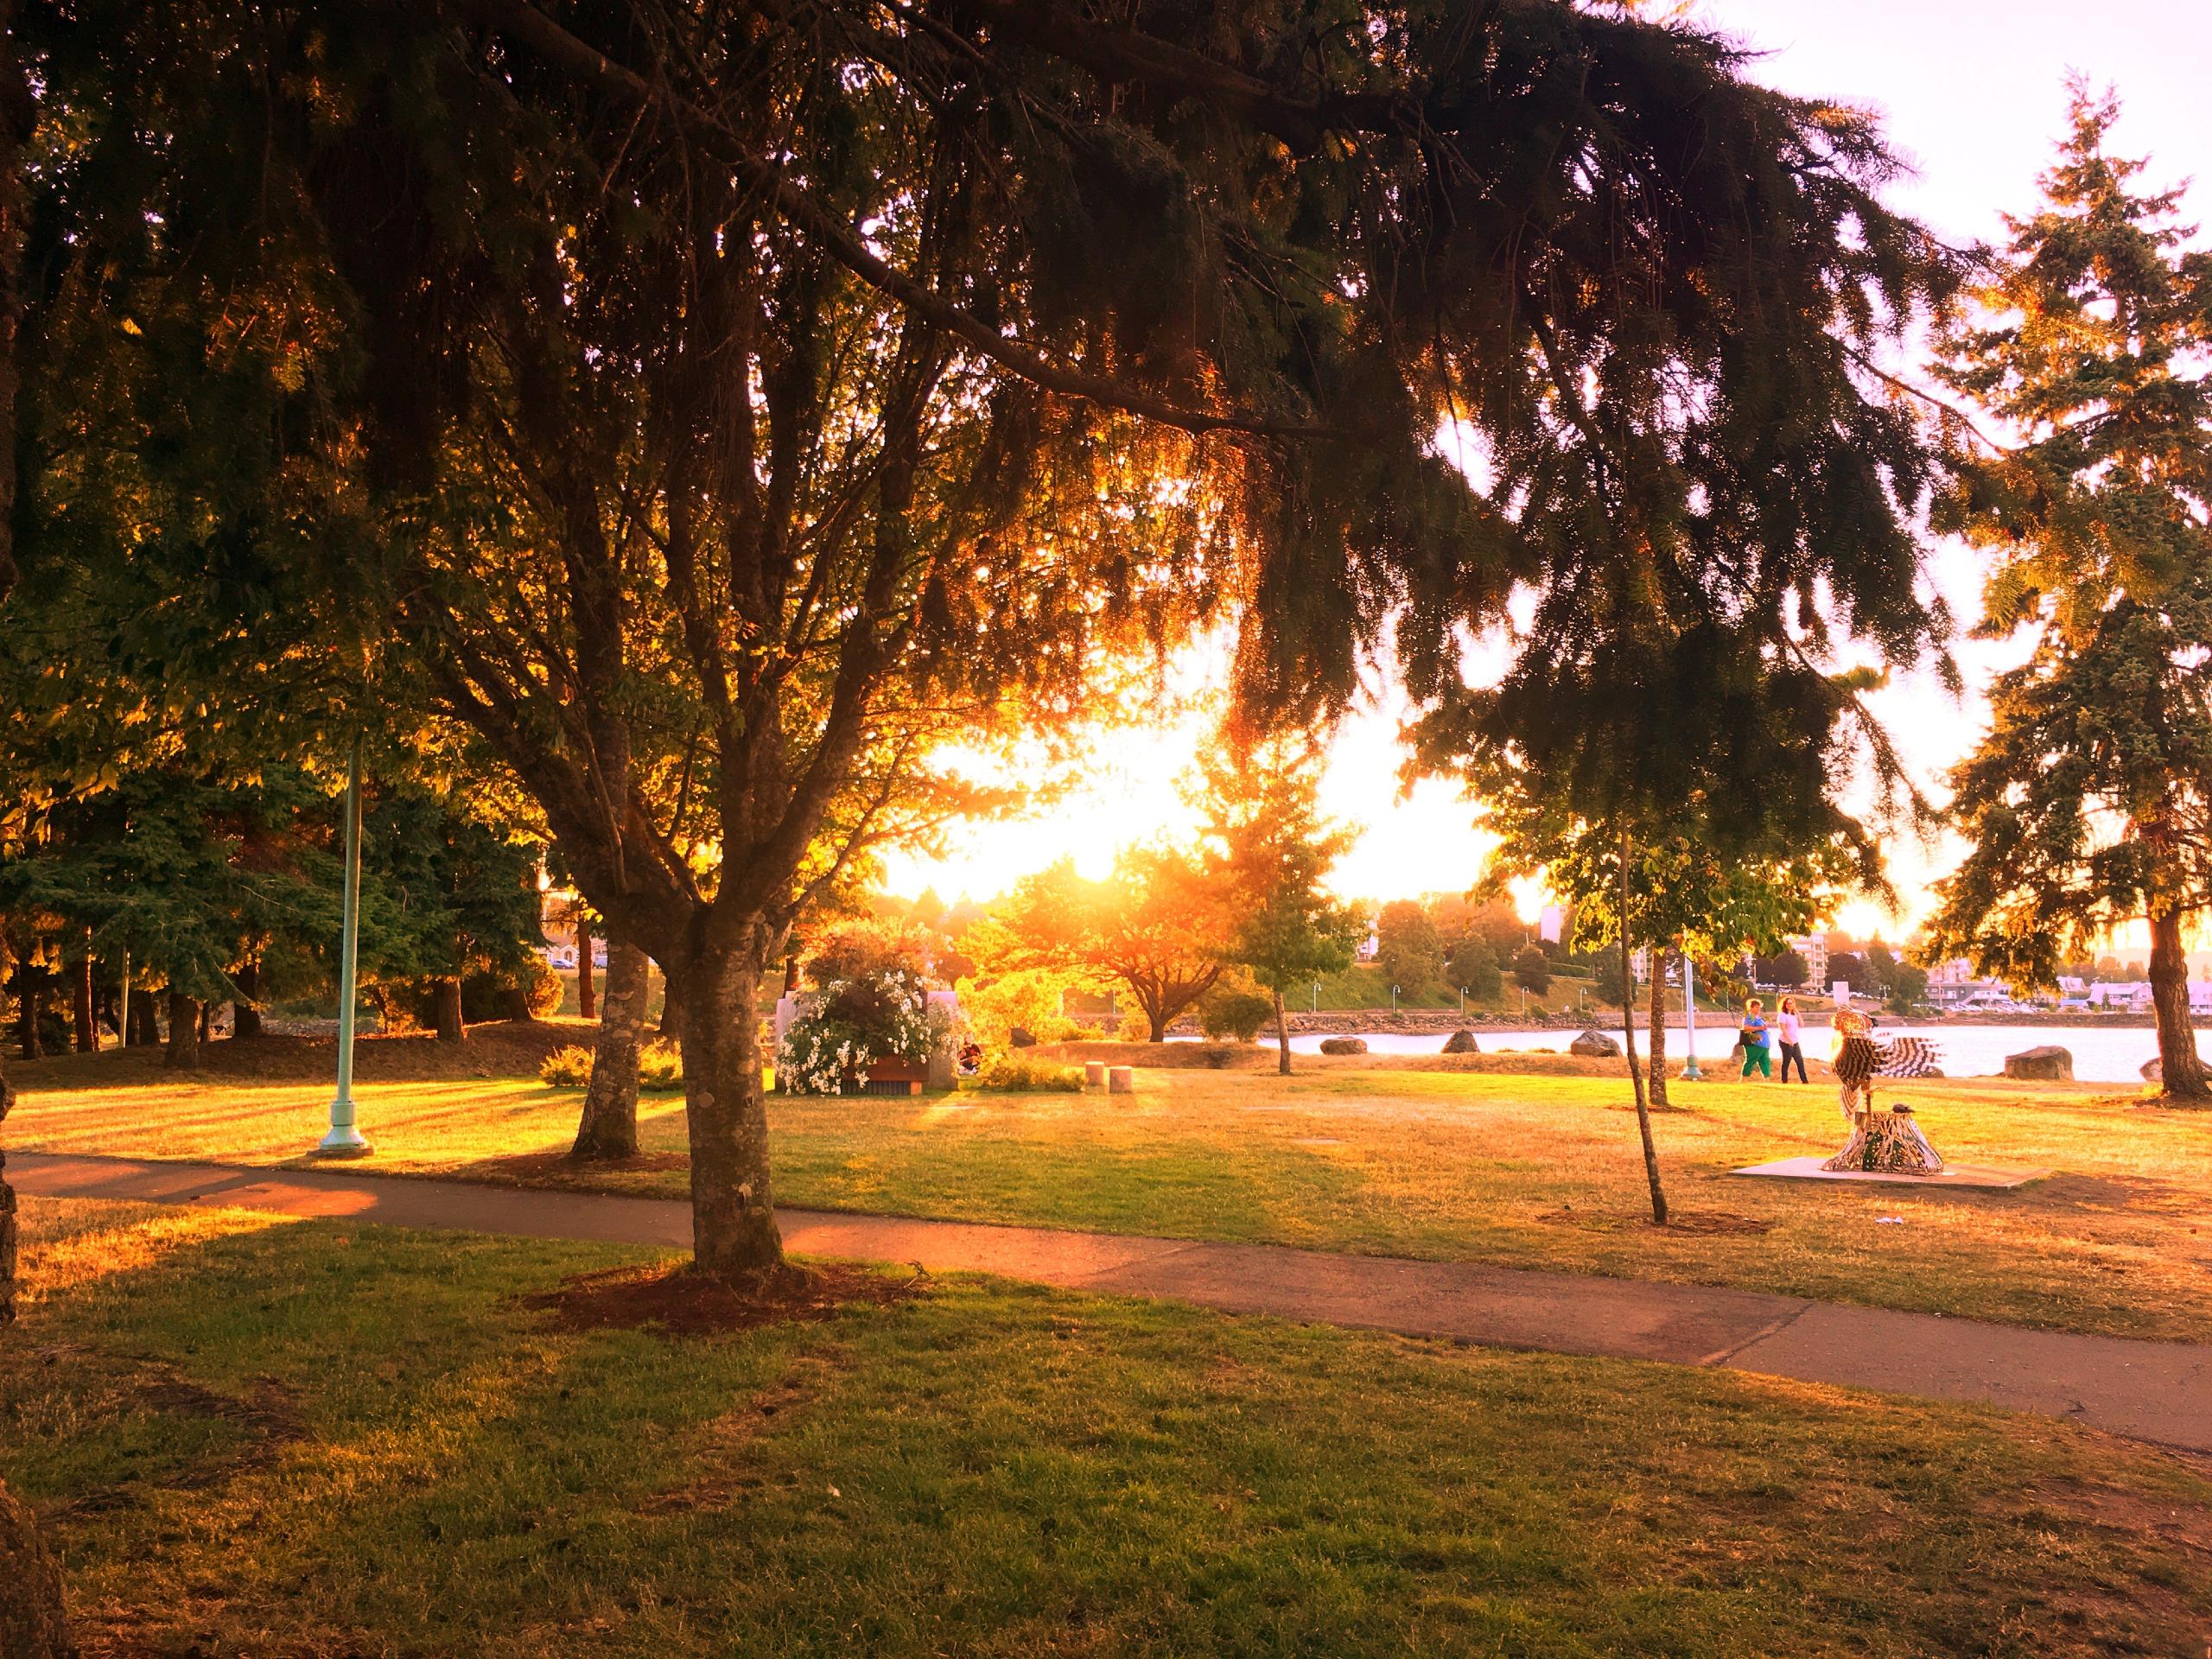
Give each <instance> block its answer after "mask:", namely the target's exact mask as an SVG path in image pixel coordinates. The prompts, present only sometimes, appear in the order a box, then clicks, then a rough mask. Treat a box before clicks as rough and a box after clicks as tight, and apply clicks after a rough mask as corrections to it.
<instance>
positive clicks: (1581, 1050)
mask: <svg viewBox="0 0 2212 1659" xmlns="http://www.w3.org/2000/svg"><path fill="white" fill-rule="evenodd" d="M1567 1052H1568V1053H1570V1054H1580V1055H1581V1056H1582V1057H1583V1058H1585V1059H1590V1060H1618V1058H1620V1057H1621V1046H1620V1045H1619V1044H1618V1042H1616V1041H1614V1040H1613V1039H1611V1037H1608V1036H1606V1035H1605V1033H1604V1032H1602V1031H1586V1032H1584V1033H1582V1034H1581V1035H1580V1037H1577V1038H1576V1039H1574V1040H1573V1042H1571V1043H1569V1044H1568V1045H1567Z"/></svg>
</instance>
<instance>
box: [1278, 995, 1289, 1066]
mask: <svg viewBox="0 0 2212 1659" xmlns="http://www.w3.org/2000/svg"><path fill="white" fill-rule="evenodd" d="M1275 1070H1276V1071H1279V1072H1281V1074H1282V1075H1283V1076H1284V1077H1288V1076H1289V1075H1290V1016H1289V1015H1287V1014H1285V1013H1284V1012H1283V1011H1282V993H1281V991H1277V992H1276V993H1275Z"/></svg>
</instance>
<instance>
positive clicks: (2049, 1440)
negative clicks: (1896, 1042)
mask: <svg viewBox="0 0 2212 1659" xmlns="http://www.w3.org/2000/svg"><path fill="white" fill-rule="evenodd" d="M25 1219H26V1223H27V1230H28V1235H29V1237H28V1249H27V1253H26V1258H25V1266H26V1270H27V1278H28V1283H29V1296H28V1299H27V1303H26V1306H25V1308H24V1312H23V1318H22V1322H21V1324H20V1325H19V1326H18V1328H17V1329H16V1331H15V1332H12V1333H10V1335H9V1336H8V1337H7V1338H5V1340H4V1341H0V1427H4V1430H5V1433H4V1434H0V1474H4V1476H5V1478H6V1479H7V1480H8V1481H9V1482H10V1484H12V1485H13V1486H14V1487H15V1488H16V1491H18V1492H19V1493H20V1494H21V1495H22V1496H23V1497H26V1498H28V1499H29V1500H30V1501H31V1502H33V1503H35V1505H37V1506H38V1508H39V1509H40V1510H41V1511H42V1513H43V1514H44V1516H45V1517H46V1521H47V1524H48V1529H49V1534H50V1535H51V1536H52V1537H53V1538H54V1541H56V1542H57V1543H58V1544H59V1546H60V1549H61V1551H62V1553H63V1554H64V1557H65V1559H66V1565H67V1572H68V1575H69V1584H70V1593H71V1599H72V1611H73V1617H74V1618H75V1620H76V1621H77V1624H78V1627H79V1635H80V1637H82V1638H84V1639H85V1641H86V1646H87V1650H88V1652H90V1653H92V1654H121V1653H127V1654H132V1655H175V1656H185V1655H213V1654H221V1655H234V1654H235V1655H245V1654H251V1655H254V1656H257V1659H270V1656H281V1659H294V1656H302V1659H304V1656H309V1655H316V1656H324V1655H355V1654H359V1655H369V1654H375V1655H394V1656H430V1655H453V1654H469V1655H486V1656H512V1659H525V1656H529V1659H537V1656H556V1659H560V1656H568V1655H577V1656H582V1655H586V1654H589V1655H594V1656H600V1655H618V1656H619V1655H639V1656H645V1655H651V1656H654V1659H669V1656H673V1659H683V1656H694V1655H696V1656H701V1659H705V1656H709V1655H712V1656H723V1655H733V1654H763V1655H766V1654H776V1655H805V1654H855V1653H866V1654H869V1655H872V1656H893V1659H896V1656H906V1655H917V1656H918V1655H944V1654H960V1655H1008V1656H1012V1655H1038V1654H1046V1655H1086V1656H1088V1655H1101V1654H1115V1655H1124V1654H1128V1655H1162V1656H1167V1655H1192V1654H1210V1653H1221V1654H1239V1655H1253V1656H1261V1655H1275V1654H1309V1655H1315V1656H1328V1659H1357V1656H1361V1655H1369V1654H1373V1655H1384V1654H1392V1655H1395V1654H1403V1653H1411V1652H1421V1653H1436V1654H1498V1655H1507V1654H1510V1655H1513V1656H1516V1659H1539V1656H1569V1655H1574V1656H1585V1655H1595V1654H1605V1655H1629V1654H1633V1655H1644V1654H1649V1655H1670V1656H1683V1659H1703V1656H1741V1659H1771V1656H1797V1655H1824V1656H1825V1655H1833V1656H1838V1659H1841V1656H1853V1659H1864V1656H1904V1655H1922V1654H1928V1655H1936V1654H1942V1655H1949V1654H1960V1653H1969V1652H1971V1653H1975V1654H1986V1655H2003V1656H2010V1655H2054V1656H2059V1655H2063V1656H2076V1655H2078V1656H2084V1659H2086V1656H2090V1655H2104V1654H2111V1653H2114V1652H2121V1651H2130V1652H2139V1653H2149V1654H2161V1655H2173V1656H2188V1659H2197V1656H2199V1655H2201V1653H2202V1643H2203V1632H2204V1630H2206V1628H2207V1626H2208V1622H2212V1485H2208V1484H2207V1483H2206V1482H2205V1480H2204V1479H2202V1478H2201V1477H2200V1476H2199V1475H2198V1474H2196V1472H2194V1471H2191V1470H2190V1468H2188V1467H2187V1466H2186V1465H2183V1463H2181V1462H2180V1461H2179V1460H2178V1459H2172V1458H2170V1457H2167V1456H2165V1455H2164V1454H2161V1453H2158V1452H2152V1451H2150V1450H2147V1449H2145V1448H2141V1447H2137V1446H2130V1445H2127V1444H2126V1443H2124V1442H2119V1441H2113V1440H2106V1439H2103V1438H2101V1437H2099V1436H2096V1435H2094V1434H2093V1433H2089V1432H2088V1431H2085V1430H2082V1429H2079V1428H2076V1427H2073V1426H2071V1425H2067V1424H2062V1423H2053V1422H2048V1421H2041V1420H2037V1419H2029V1418H2016V1417H2011V1416H2008V1415H2005V1414H2001V1413H1997V1412H1994V1411H1988V1410H1982V1409H1977V1408H1963V1407H1953V1406H1935V1405H1916V1404H1910V1403H1903V1402H1892V1401H1888V1400H1884V1399H1878V1398H1876V1397H1872V1396H1867V1395H1853V1394H1849V1393H1847V1392H1844V1391H1840V1390H1834V1389H1821V1388H1815V1387H1808V1386H1805V1385H1802V1384H1793V1383H1780V1382H1772V1381H1767V1380H1763V1379H1757V1378H1749V1377H1743V1376H1735V1375H1732V1374H1728V1373H1719V1372H1705V1371H1690V1370H1677V1369H1674V1368H1669V1367H1663V1366H1656V1365H1639V1364H1634V1363H1622V1362H1609V1361H1594V1360H1578V1359H1565V1358H1554V1357H1538V1356H1528V1355H1513V1354H1503V1353H1493V1352H1484V1351H1469V1350H1455V1349H1452V1348H1450V1347H1447V1346H1444V1345H1441V1344H1423V1343H1415V1342H1408V1341H1401V1340H1396V1339H1393V1338H1385V1337H1381V1336H1376V1335H1372V1334H1367V1333H1354V1332H1337V1331H1330V1330H1325V1329H1315V1328H1301V1327H1298V1326H1294V1325H1286V1324H1281V1323H1278V1322H1274V1321H1270V1320H1265V1319H1230V1318H1225V1317H1223V1316H1219V1315H1215V1314H1209V1313H1202V1312H1198V1311H1195V1310H1189V1309H1182V1308H1177V1307H1173V1306H1160V1305H1146V1304H1137V1303H1130V1302H1123V1301H1116V1300H1100V1299H1088V1298H1082V1297H1077V1296H1073V1295H1069V1294H1059V1293H1054V1292H1048V1291H1045V1290H1042V1289H1031V1288H1025V1287H1018V1286H1013V1285H1009V1284H1007V1283H1004V1282H1002V1281H984V1280H971V1279H964V1278H963V1279H958V1280H950V1281H943V1282H940V1283H939V1284H938V1285H937V1286H936V1287H934V1288H933V1289H932V1290H931V1292H930V1294H927V1295H926V1296H925V1298H924V1299H922V1300H918V1301H915V1302H911V1303H907V1304H905V1305H903V1306H895V1307H868V1308H862V1309H858V1310H855V1311H851V1312H849V1313H845V1314H843V1315H842V1316H840V1317H838V1318H836V1319H833V1320H832V1321H830V1322H829V1323H826V1324H811V1325H785V1326H781V1327H776V1328H772V1329H766V1330H760V1331H754V1332H747V1333H744V1334H738V1335H723V1336H717V1337H710V1338H685V1339H681V1340H671V1339H667V1338H663V1337H661V1336H658V1335H655V1334H649V1333H643V1332H621V1331H614V1332H609V1331H599V1332H588V1333H578V1332H572V1331H569V1330H565V1329H563V1328H560V1327H558V1326H557V1325H555V1324H553V1323H551V1322H550V1321H549V1319H548V1318H547V1316H546V1315H545V1314H543V1313H539V1312H536V1311H534V1310H532V1309H531V1308H530V1307H528V1306H525V1305H524V1304H523V1303H522V1302H521V1300H519V1299H518V1294H520V1293H525V1292H530V1291H533V1290H537V1289H540V1288H543V1287H549V1286H550V1285H551V1284H553V1283H554V1282H555V1281H557V1280H558V1279H559V1278H560V1277H561V1276H562V1275H563V1274H570V1273H574V1272H576V1271H580V1270H586V1269H591V1268H599V1267H602V1266H607V1265H610V1264H614V1263H619V1262H634V1261H642V1260H644V1259H645V1256H644V1255H643V1254H642V1253H640V1252H636V1251H626V1250H622V1249H613V1248H610V1247H603V1246H584V1245H560V1244H547V1243H537V1242H529V1243H524V1242H521V1241H514V1240H494V1239H490V1238H485V1237H479V1236H467V1235H458V1236H456V1235H430V1234H422V1233H412V1232H407V1231H402V1230H391V1229H377V1228H352V1227H348V1226H346V1225H345V1224H339V1223H331V1222H316V1223H291V1222H279V1221H277V1220H275V1219H274V1218H271V1217H261V1216H254V1215H250V1214H246V1213H243V1212H239V1211H160V1210H152V1209H147V1208H142V1207H138V1206H125V1205H105V1204H92V1203H77V1202H68V1201H60V1200H35V1199H34V1200H29V1201H27V1202H26V1205H25Z"/></svg>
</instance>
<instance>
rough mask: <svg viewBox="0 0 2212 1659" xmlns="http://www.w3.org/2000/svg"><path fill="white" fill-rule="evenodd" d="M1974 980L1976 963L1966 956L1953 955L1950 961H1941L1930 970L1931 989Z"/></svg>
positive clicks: (1929, 981)
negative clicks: (1968, 959)
mask: <svg viewBox="0 0 2212 1659" xmlns="http://www.w3.org/2000/svg"><path fill="white" fill-rule="evenodd" d="M1928 983H1929V988H1930V989H1936V988H1944V987H1949V986H1954V985H1971V984H1973V983H1974V964H1973V963H1970V962H1968V961H1967V959H1966V958H1965V957H1952V958H1951V959H1950V960H1949V961H1948V962H1939V963H1936V965H1935V966H1934V967H1933V968H1930V969H1929V970H1928Z"/></svg>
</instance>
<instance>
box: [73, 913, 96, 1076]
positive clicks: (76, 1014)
mask: <svg viewBox="0 0 2212 1659" xmlns="http://www.w3.org/2000/svg"><path fill="white" fill-rule="evenodd" d="M69 988H70V999H69V1003H70V1006H69V1023H70V1024H71V1025H72V1026H73V1027H75V1029H76V1033H77V1052H79V1054H97V1053H99V1047H100V1028H99V1023H98V1021H97V1020H95V1019H94V1017H93V1014H92V930H91V929H90V928H86V930H85V954H84V955H83V956H81V957H78V958H77V971H76V972H75V973H74V974H73V975H72V976H70V987H69Z"/></svg>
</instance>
